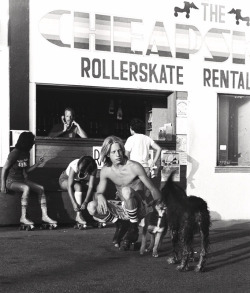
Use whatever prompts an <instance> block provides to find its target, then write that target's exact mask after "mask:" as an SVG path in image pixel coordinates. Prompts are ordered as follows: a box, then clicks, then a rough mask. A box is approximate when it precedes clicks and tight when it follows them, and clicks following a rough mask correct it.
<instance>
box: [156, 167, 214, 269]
mask: <svg viewBox="0 0 250 293" xmlns="http://www.w3.org/2000/svg"><path fill="white" fill-rule="evenodd" d="M173 175H174V172H172V173H171V175H170V176H169V178H168V180H167V182H166V184H165V186H164V187H163V189H162V197H163V200H164V201H165V203H166V206H167V220H168V225H169V229H170V232H171V238H172V244H173V252H174V256H173V257H171V258H169V259H168V262H169V263H178V262H179V258H178V248H177V246H178V244H179V246H180V248H181V249H180V253H181V257H180V265H179V266H178V267H177V270H179V271H187V270H188V269H189V261H190V260H191V259H192V258H193V254H194V252H193V248H192V244H193V239H194V234H195V233H197V232H199V233H200V236H201V251H200V258H199V262H198V264H197V266H196V268H195V271H196V272H201V271H203V270H204V266H205V263H206V256H207V253H208V249H209V228H210V226H211V221H210V213H209V210H208V207H207V203H206V202H205V201H204V200H203V199H202V198H200V197H196V196H187V195H186V192H185V191H184V190H183V189H182V188H181V187H179V186H178V185H177V184H176V183H175V182H174V181H173Z"/></svg>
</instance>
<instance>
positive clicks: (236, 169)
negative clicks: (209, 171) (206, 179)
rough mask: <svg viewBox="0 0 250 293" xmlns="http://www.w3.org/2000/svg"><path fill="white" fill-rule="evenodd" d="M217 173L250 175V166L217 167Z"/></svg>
mask: <svg viewBox="0 0 250 293" xmlns="http://www.w3.org/2000/svg"><path fill="white" fill-rule="evenodd" d="M215 173H250V166H217V167H215Z"/></svg>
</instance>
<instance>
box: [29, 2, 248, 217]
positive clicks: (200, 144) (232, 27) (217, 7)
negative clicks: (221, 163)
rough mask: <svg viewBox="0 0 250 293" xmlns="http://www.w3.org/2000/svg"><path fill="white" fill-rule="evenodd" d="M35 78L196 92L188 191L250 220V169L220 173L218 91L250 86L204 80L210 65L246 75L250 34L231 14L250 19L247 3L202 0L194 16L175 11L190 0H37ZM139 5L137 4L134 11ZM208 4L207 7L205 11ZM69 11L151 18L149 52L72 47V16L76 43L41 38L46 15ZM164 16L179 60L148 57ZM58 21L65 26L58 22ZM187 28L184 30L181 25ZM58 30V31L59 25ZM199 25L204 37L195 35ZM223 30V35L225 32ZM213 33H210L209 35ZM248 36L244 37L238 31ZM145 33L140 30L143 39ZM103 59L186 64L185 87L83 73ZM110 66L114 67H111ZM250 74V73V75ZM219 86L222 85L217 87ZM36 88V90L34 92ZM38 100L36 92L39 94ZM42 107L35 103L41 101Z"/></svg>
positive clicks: (64, 31)
mask: <svg viewBox="0 0 250 293" xmlns="http://www.w3.org/2000/svg"><path fill="white" fill-rule="evenodd" d="M30 4H31V7H30V15H31V16H30V31H31V43H30V51H31V53H30V66H31V68H30V80H31V84H32V88H34V85H35V84H36V83H45V84H63V85H67V84H70V85H83V86H85V85H88V86H106V87H121V88H135V89H136V88H138V89H139V88H143V89H154V90H164V91H186V92H188V119H187V121H188V133H187V137H188V138H187V139H188V140H187V155H188V170H187V181H188V187H187V192H188V194H194V195H199V196H201V197H203V198H204V199H206V200H207V202H208V205H209V208H210V210H211V211H214V212H217V213H218V214H219V215H220V216H221V217H222V218H223V219H247V218H250V208H249V207H250V196H249V190H250V180H249V173H238V174H237V173H215V166H216V152H217V95H218V94H219V93H223V94H226V93H228V94H235V95H241V94H245V95H249V93H250V90H249V89H246V88H242V87H238V86H237V85H236V86H234V85H233V81H232V79H231V82H230V85H229V87H228V88H223V87H222V88H221V87H220V85H218V81H216V78H212V79H211V80H210V86H208V85H204V71H203V70H204V69H208V70H211V71H213V70H223V71H226V70H229V71H237V72H242V74H243V75H244V77H245V78H246V75H247V73H249V68H250V45H249V44H250V31H249V26H247V25H246V23H244V22H240V24H239V25H237V24H236V20H235V15H234V14H228V12H229V11H230V10H231V9H233V8H235V9H241V10H242V16H243V17H244V16H250V13H249V9H248V8H249V7H248V6H249V5H248V4H247V1H245V0H244V1H243V0H238V1H237V2H234V3H233V4H232V3H230V1H226V0H225V1H224V0H219V1H198V0H197V1H195V5H197V6H198V7H199V9H198V10H197V9H191V14H190V17H189V18H186V17H185V15H184V14H179V16H178V17H175V16H174V7H175V6H178V7H183V5H184V2H183V1H176V0H172V1H166V0H155V1H151V2H150V1H141V0H138V1H134V0H128V1H123V2H121V1H120V2H118V1H115V0H106V1H102V0H93V1H86V3H84V5H82V0H75V1H65V0H60V1H59V0H54V1H50V0H43V1H38V0H30ZM131 7H132V9H131ZM205 7H206V8H205ZM60 9H61V10H69V11H70V13H71V16H72V15H73V14H72V13H73V12H74V11H80V12H86V13H91V14H93V15H94V14H103V15H110V16H112V17H113V16H120V17H128V18H130V17H132V18H138V19H142V20H143V28H142V31H141V32H142V33H143V37H142V39H141V43H140V44H143V53H144V54H143V55H136V54H134V55H133V54H122V53H114V52H100V51H94V50H93V48H92V49H91V50H82V49H81V50H79V49H75V48H73V47H72V17H71V18H70V17H68V16H65V17H63V18H62V19H61V20H60V23H59V27H60V29H59V31H60V38H61V39H63V40H64V41H65V42H66V43H69V44H70V46H71V47H70V48H65V47H64V48H62V47H59V46H56V45H54V44H52V43H50V42H49V41H47V40H46V39H45V38H44V37H43V36H42V35H41V32H40V30H41V26H40V25H41V19H43V17H44V16H45V15H46V14H48V13H49V12H51V11H53V10H60ZM156 21H159V22H162V23H163V24H164V28H165V30H166V34H167V39H168V42H169V46H170V48H171V52H172V54H173V57H172V58H168V57H165V58H164V57H159V56H158V55H157V54H156V55H150V56H146V54H145V52H146V50H147V47H148V44H149V40H150V36H151V33H152V30H153V27H154V24H155V22H156ZM57 24H58V23H57ZM178 25H180V26H181V27H182V28H180V29H179V30H178V29H177V26H178ZM187 26H190V27H193V28H194V30H192V29H191V31H190V35H189V39H188V40H187V39H185V38H184V37H183V38H182V33H181V31H182V30H184V28H185V27H187ZM53 28H54V29H55V30H56V29H57V28H56V27H55V26H53ZM195 29H197V30H198V31H199V34H197V33H195V32H194V31H195ZM221 30H223V33H222V34H221V35H218V32H221ZM209 31H210V33H208V32H209ZM238 32H240V34H245V37H246V42H245V41H244V38H243V37H242V36H241V37H240V36H238ZM138 36H139V35H138V34H137V37H138ZM181 46H183V47H185V46H186V51H185V50H184V52H188V51H190V52H192V53H191V54H190V58H189V59H181V58H176V56H175V53H176V51H177V48H178V47H181ZM214 52H218V56H221V57H225V56H228V59H227V60H226V61H223V62H215V61H206V60H205V58H210V59H211V58H212V53H214ZM233 53H234V54H238V55H237V56H240V55H241V56H242V55H244V54H245V59H246V60H245V64H244V65H243V64H235V63H233V58H232V56H233ZM82 57H88V58H92V59H93V58H99V59H103V60H106V62H107V63H109V64H110V62H111V61H112V60H114V61H115V64H118V63H119V62H120V61H121V60H125V61H128V62H129V61H133V62H138V63H140V62H147V63H153V64H157V65H158V66H162V65H173V66H182V67H183V72H182V73H183V80H184V82H183V84H177V82H176V81H174V82H173V83H172V84H171V83H169V82H168V83H156V82H145V83H143V82H135V81H121V80H118V81H117V80H105V79H103V78H97V79H95V78H82V77H81V74H80V72H81V62H80V61H81V58H82ZM109 67H110V65H109ZM249 75H250V74H249ZM213 83H214V84H213ZM31 92H33V93H34V91H33V90H32V91H31ZM31 100H32V101H34V95H33V96H31ZM33 104H34V103H33Z"/></svg>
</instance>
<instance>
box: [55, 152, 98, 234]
mask: <svg viewBox="0 0 250 293" xmlns="http://www.w3.org/2000/svg"><path fill="white" fill-rule="evenodd" d="M96 173H97V165H96V162H95V160H94V159H93V158H92V157H90V156H82V157H81V158H80V159H76V160H74V161H72V162H71V163H70V164H69V165H68V167H67V168H66V170H65V171H63V172H62V174H61V176H60V178H59V185H60V187H61V188H62V189H63V190H67V191H68V193H69V197H70V199H71V202H72V205H73V209H74V211H75V212H76V223H77V228H79V229H81V228H86V226H87V223H86V221H85V219H84V218H83V216H82V211H83V210H85V209H86V207H87V204H88V202H89V201H90V199H91V198H92V196H93V193H94V191H95V178H96ZM83 191H87V193H86V197H85V199H84V201H82V199H83Z"/></svg>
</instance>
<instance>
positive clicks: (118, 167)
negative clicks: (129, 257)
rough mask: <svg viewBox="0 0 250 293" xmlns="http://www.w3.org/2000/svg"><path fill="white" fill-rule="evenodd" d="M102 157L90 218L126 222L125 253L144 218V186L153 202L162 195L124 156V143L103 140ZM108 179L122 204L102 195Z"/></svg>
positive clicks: (110, 137) (117, 140)
mask: <svg viewBox="0 0 250 293" xmlns="http://www.w3.org/2000/svg"><path fill="white" fill-rule="evenodd" d="M101 158H102V161H103V162H104V167H103V168H102V170H101V172H100V182H99V185H98V187H97V192H96V194H95V199H94V201H92V202H90V203H89V204H88V211H89V213H90V214H91V215H92V216H93V217H95V218H97V219H102V220H103V221H105V222H113V223H114V222H116V221H117V220H118V221H119V220H129V222H130V226H129V229H128V232H127V233H126V236H125V238H126V239H124V242H123V245H122V246H121V248H122V249H124V250H127V249H129V245H130V244H131V243H134V242H136V241H137V239H138V236H139V229H138V225H139V221H140V220H141V219H142V218H144V217H145V215H146V204H145V201H144V199H145V196H144V193H143V184H144V185H145V186H146V187H147V188H148V189H149V190H150V192H151V194H152V196H153V199H154V200H159V199H161V193H160V191H159V190H158V189H157V188H156V187H155V186H154V185H153V183H152V181H151V180H150V178H149V177H148V176H147V175H146V173H145V170H144V168H143V167H142V166H141V165H140V164H139V163H137V162H135V161H130V160H128V158H127V157H126V156H125V148H124V144H123V142H122V140H121V139H120V138H118V137H116V136H109V137H107V138H106V139H105V140H104V142H103V145H102V149H101ZM108 180H111V181H112V182H113V183H114V184H115V185H116V189H117V193H118V197H119V198H120V200H121V201H122V204H121V205H115V204H114V202H112V201H107V200H106V198H105V196H104V193H105V190H106V187H107V182H108ZM142 183H143V184H142Z"/></svg>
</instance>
